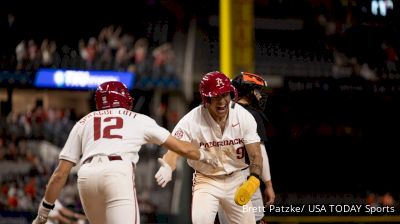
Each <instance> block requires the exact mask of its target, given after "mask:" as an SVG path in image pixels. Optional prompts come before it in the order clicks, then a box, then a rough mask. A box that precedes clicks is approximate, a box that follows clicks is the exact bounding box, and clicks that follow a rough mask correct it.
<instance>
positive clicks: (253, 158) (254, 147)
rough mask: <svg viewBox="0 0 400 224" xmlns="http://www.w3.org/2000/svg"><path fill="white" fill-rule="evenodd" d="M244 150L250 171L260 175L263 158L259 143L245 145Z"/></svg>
mask: <svg viewBox="0 0 400 224" xmlns="http://www.w3.org/2000/svg"><path fill="white" fill-rule="evenodd" d="M246 151H247V154H248V155H249V159H250V173H251V174H255V175H257V176H259V177H260V176H261V173H262V163H263V159H262V156H261V149H260V143H259V142H257V143H252V144H248V145H246Z"/></svg>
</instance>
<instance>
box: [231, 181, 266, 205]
mask: <svg viewBox="0 0 400 224" xmlns="http://www.w3.org/2000/svg"><path fill="white" fill-rule="evenodd" d="M259 187H260V180H259V179H258V178H257V177H255V176H250V177H249V179H248V180H247V181H245V182H244V183H243V184H242V185H241V186H240V187H239V188H238V189H237V190H236V193H235V203H236V204H237V205H240V206H243V205H245V204H247V203H248V202H249V201H250V199H251V197H253V194H254V193H255V192H256V190H257V188H259Z"/></svg>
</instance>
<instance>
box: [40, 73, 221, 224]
mask: <svg viewBox="0 0 400 224" xmlns="http://www.w3.org/2000/svg"><path fill="white" fill-rule="evenodd" d="M95 99H96V108H97V111H94V112H91V113H89V114H87V115H86V116H85V117H83V118H82V119H81V120H80V121H78V122H77V123H76V124H75V126H74V127H73V129H72V130H71V132H70V134H69V137H68V139H67V142H66V143H65V146H64V148H63V149H62V151H61V152H60V155H59V163H58V166H57V168H56V169H55V171H54V173H53V174H52V176H51V178H50V180H49V182H48V184H47V187H46V191H45V194H44V198H43V200H42V202H41V203H40V206H39V209H38V214H37V217H36V218H35V220H34V221H33V223H35V224H38V223H46V221H47V218H48V215H49V212H50V211H51V210H52V209H53V208H54V206H55V205H54V202H55V200H56V199H57V198H58V196H59V194H60V191H61V190H62V188H63V187H64V185H65V182H66V180H67V177H68V175H69V173H70V171H71V168H72V167H73V166H75V165H76V164H78V163H79V164H80V168H79V170H78V179H77V182H78V190H79V195H80V199H81V202H82V205H83V209H84V212H85V214H86V216H87V218H88V220H89V222H90V223H92V224H105V223H109V224H111V223H112V224H113V223H118V224H124V223H126V224H128V223H129V224H132V223H136V224H138V223H140V215H139V209H138V203H137V198H136V192H135V182H134V181H135V173H134V168H135V164H136V163H137V162H138V160H139V156H138V152H139V150H140V148H141V146H142V145H143V144H146V143H152V144H158V145H161V146H165V147H167V148H168V149H170V150H173V151H174V152H176V153H178V154H180V155H182V156H185V157H188V158H190V159H193V160H194V161H197V160H201V161H203V162H211V163H212V161H213V159H212V158H211V157H210V155H208V153H207V152H205V151H204V149H200V150H199V149H198V147H197V146H195V145H193V144H191V143H188V142H184V141H180V140H177V139H176V138H174V137H173V136H172V135H170V133H169V132H168V131H167V130H166V129H164V128H162V127H160V126H158V125H157V123H156V122H155V121H154V120H153V119H152V118H150V117H148V116H146V115H143V114H139V113H135V112H132V111H131V109H132V103H133V98H132V97H131V96H130V95H129V92H128V89H127V88H126V86H125V85H124V84H123V83H121V82H115V81H112V82H105V83H103V84H101V85H99V87H98V88H97V90H96V94H95ZM197 162H198V161H197ZM210 166H211V167H212V165H210Z"/></svg>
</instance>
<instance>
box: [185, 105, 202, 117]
mask: <svg viewBox="0 0 400 224" xmlns="http://www.w3.org/2000/svg"><path fill="white" fill-rule="evenodd" d="M203 109H204V106H203V105H199V106H197V107H195V108H193V109H192V110H190V111H189V112H187V113H186V114H185V115H184V116H183V118H185V119H189V118H191V119H192V118H198V117H201V113H202V110H203Z"/></svg>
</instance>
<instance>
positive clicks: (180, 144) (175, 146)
mask: <svg viewBox="0 0 400 224" xmlns="http://www.w3.org/2000/svg"><path fill="white" fill-rule="evenodd" d="M161 146H162V147H166V148H167V149H169V150H171V151H173V152H175V153H177V154H179V155H181V156H184V157H186V158H188V159H192V160H199V159H200V156H201V155H200V151H199V148H198V147H197V146H195V145H194V144H192V143H189V142H185V141H181V140H179V139H176V138H175V137H174V136H172V135H169V136H168V138H167V140H166V141H165V142H164V143H163V144H162V145H161Z"/></svg>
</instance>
